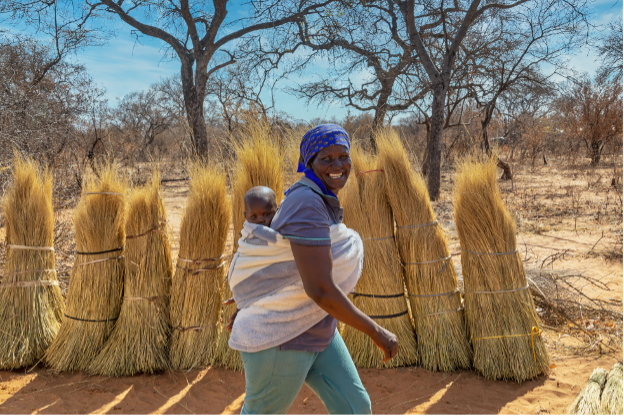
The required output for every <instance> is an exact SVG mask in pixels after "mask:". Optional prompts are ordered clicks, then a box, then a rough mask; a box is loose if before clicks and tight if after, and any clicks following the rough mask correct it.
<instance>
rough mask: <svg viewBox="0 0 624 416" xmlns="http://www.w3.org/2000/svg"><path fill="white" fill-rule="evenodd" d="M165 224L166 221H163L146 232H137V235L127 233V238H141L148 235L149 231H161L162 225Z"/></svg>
mask: <svg viewBox="0 0 624 416" xmlns="http://www.w3.org/2000/svg"><path fill="white" fill-rule="evenodd" d="M163 224H165V221H163V222H161V223H160V224H158V225H155V226H153V227H152V228H150V229H149V230H147V231H145V232H144V233H141V234H136V235H127V236H126V240H127V239H129V238H139V237H144V236H146V235H148V234H149V233H153V232H154V231H158V232H161V231H162V230H161V227H162V226H163Z"/></svg>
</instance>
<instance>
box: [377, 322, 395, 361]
mask: <svg viewBox="0 0 624 416" xmlns="http://www.w3.org/2000/svg"><path fill="white" fill-rule="evenodd" d="M377 329H378V330H377V332H375V335H373V336H371V339H372V340H373V342H374V343H375V345H377V348H379V349H380V350H381V351H382V352H383V354H384V358H383V360H382V362H383V363H385V362H386V361H390V360H391V359H393V358H394V357H395V356H396V355H397V353H398V352H399V341H398V340H397V337H396V335H394V334H393V333H392V332H390V331H388V330H387V329H385V328H382V327H381V326H379V325H377Z"/></svg>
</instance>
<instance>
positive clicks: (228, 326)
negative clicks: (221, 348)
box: [223, 298, 239, 332]
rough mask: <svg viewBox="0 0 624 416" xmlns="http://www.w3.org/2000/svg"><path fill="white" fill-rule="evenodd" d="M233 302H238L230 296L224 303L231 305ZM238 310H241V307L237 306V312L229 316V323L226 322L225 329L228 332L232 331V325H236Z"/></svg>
mask: <svg viewBox="0 0 624 416" xmlns="http://www.w3.org/2000/svg"><path fill="white" fill-rule="evenodd" d="M233 303H236V302H235V301H234V298H229V299H228V300H226V301H224V302H223V305H231V304H233ZM238 311H239V309H238V308H237V309H236V312H234V313H233V314H232V316H230V317H229V318H228V321H227V324H225V329H226V330H227V331H228V332H232V326H234V320H235V319H236V315H238Z"/></svg>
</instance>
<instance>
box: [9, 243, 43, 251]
mask: <svg viewBox="0 0 624 416" xmlns="http://www.w3.org/2000/svg"><path fill="white" fill-rule="evenodd" d="M7 248H12V249H14V250H36V251H54V247H44V246H21V245H19V244H7Z"/></svg>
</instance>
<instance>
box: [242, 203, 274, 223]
mask: <svg viewBox="0 0 624 416" xmlns="http://www.w3.org/2000/svg"><path fill="white" fill-rule="evenodd" d="M276 211H277V204H276V203H275V199H272V200H271V199H256V198H254V199H252V200H251V201H249V203H247V204H245V219H246V220H247V222H249V223H251V224H260V225H264V226H266V227H268V226H269V225H271V221H272V220H273V217H274V216H275V212H276Z"/></svg>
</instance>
